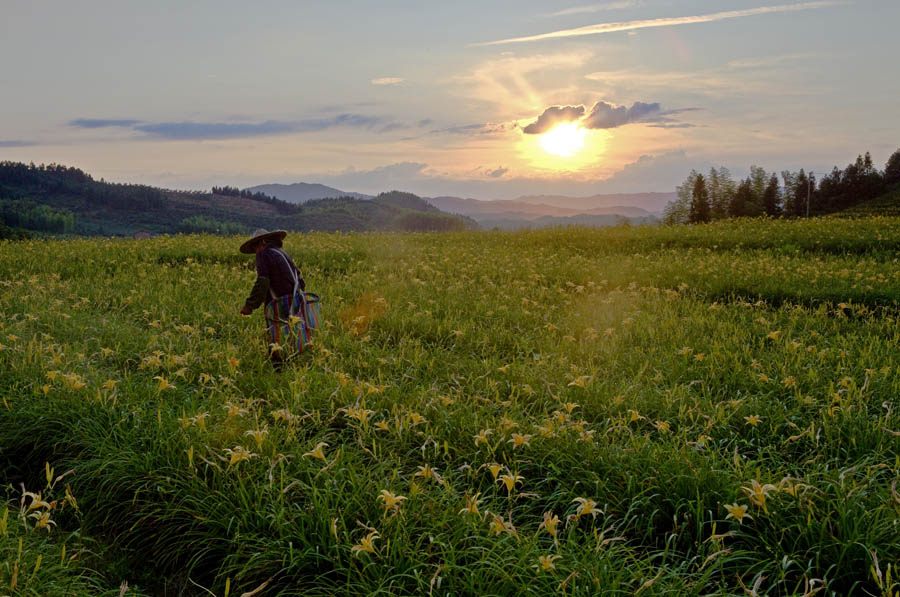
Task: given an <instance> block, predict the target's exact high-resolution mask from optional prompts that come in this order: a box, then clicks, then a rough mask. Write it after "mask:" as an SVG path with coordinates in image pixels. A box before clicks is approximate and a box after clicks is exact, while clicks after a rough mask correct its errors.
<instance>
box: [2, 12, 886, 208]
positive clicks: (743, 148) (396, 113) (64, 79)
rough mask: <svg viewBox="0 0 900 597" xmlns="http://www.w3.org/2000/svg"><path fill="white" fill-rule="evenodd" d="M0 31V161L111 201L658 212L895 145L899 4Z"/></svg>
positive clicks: (44, 18)
mask: <svg viewBox="0 0 900 597" xmlns="http://www.w3.org/2000/svg"><path fill="white" fill-rule="evenodd" d="M3 13H4V19H3V20H2V22H0V53H2V55H3V56H6V57H7V59H6V60H5V61H4V66H3V68H2V69H0V89H2V105H3V110H2V111H0V159H10V160H21V161H34V162H60V163H65V164H68V165H75V166H78V167H81V168H83V169H85V170H87V171H88V172H91V173H92V174H94V175H95V176H96V177H101V176H102V177H105V178H106V179H107V180H116V181H128V182H146V183H151V184H157V185H161V186H167V187H172V188H207V187H209V186H210V185H212V184H231V185H239V186H249V185H253V184H260V183H265V182H282V183H290V182H297V181H306V182H322V183H325V184H330V185H333V186H337V187H339V188H341V189H343V190H348V191H360V192H367V193H375V192H379V191H382V190H388V189H393V188H399V189H403V190H409V191H413V192H417V193H420V194H425V195H441V194H453V195H461V196H474V197H478V198H485V199H494V198H512V197H515V196H518V195H521V194H524V193H535V192H540V193H560V194H574V195H589V194H594V193H604V192H638V191H665V190H672V189H673V188H674V185H675V184H677V183H678V182H679V181H680V180H682V179H683V178H684V177H685V175H686V174H687V173H688V172H689V171H690V169H691V168H708V167H709V166H711V165H725V166H728V167H730V168H731V169H732V170H733V171H734V172H735V174H738V175H740V174H742V173H744V172H745V171H746V170H747V169H748V168H749V166H750V164H758V165H761V166H763V167H765V168H767V169H770V170H772V169H778V170H780V169H783V168H792V169H796V168H800V167H805V168H807V169H813V170H816V171H820V172H821V171H824V170H830V169H831V166H833V165H835V164H838V165H841V166H843V165H844V164H846V163H847V162H849V161H851V160H852V159H854V158H855V156H856V154H857V153H859V152H863V151H866V150H870V151H871V152H872V154H873V157H874V158H875V160H876V162H877V163H879V164H883V163H884V162H885V161H886V159H887V157H888V156H889V155H890V153H891V152H893V151H894V150H895V149H897V148H898V147H900V110H897V105H898V101H897V98H898V97H900V77H898V76H897V74H896V72H897V71H896V61H895V57H896V56H897V55H900V39H898V36H897V35H896V33H895V28H896V24H897V23H898V22H900V2H897V1H896V0H843V1H842V0H820V1H799V2H792V1H787V0H769V1H767V2H766V1H761V0H705V1H701V0H609V1H605V2H589V1H588V2H578V1H572V2H562V1H549V0H547V1H545V2H535V1H531V0H515V1H500V2H490V1H482V2H468V1H464V0H457V1H456V2H448V3H430V2H421V0H420V1H417V2H407V1H387V0H386V1H381V2H371V1H367V2H363V1H342V2H297V1H280V2H276V1H272V2H256V3H246V2H230V1H218V2H191V3H184V2H169V1H157V2H152V3H150V2H135V1H121V0H119V1H105V2H100V1H91V0H87V1H82V2H77V3H75V2H45V3H35V2H22V1H19V0H12V1H10V0H6V1H5V2H4V4H3ZM574 33H582V34H581V35H574ZM535 38H536V39H535ZM511 40H518V41H511ZM553 107H559V108H560V111H558V112H554V111H551V112H548V113H547V115H546V116H545V117H544V121H542V122H549V121H548V120H547V119H548V118H550V117H551V116H554V115H557V114H565V116H563V117H562V118H563V121H566V122H568V121H572V122H578V126H579V127H580V128H581V129H582V132H583V137H584V145H583V148H582V149H580V150H579V151H577V152H574V153H573V154H572V155H568V156H565V157H560V156H556V155H552V154H549V153H547V152H546V151H545V150H544V149H542V145H541V143H540V138H541V135H540V134H528V133H526V132H525V131H526V130H528V131H535V130H537V127H536V126H532V127H530V128H529V125H533V124H534V123H536V122H537V121H538V119H539V117H540V116H541V115H542V114H544V113H545V112H546V111H547V109H548V108H553ZM565 108H570V109H569V110H568V111H565V110H564V109H565ZM567 119H568V120H567ZM572 119H574V120H572ZM560 122H562V121H560ZM553 123H554V124H556V123H557V121H555V120H554V121H553ZM542 130H543V129H542Z"/></svg>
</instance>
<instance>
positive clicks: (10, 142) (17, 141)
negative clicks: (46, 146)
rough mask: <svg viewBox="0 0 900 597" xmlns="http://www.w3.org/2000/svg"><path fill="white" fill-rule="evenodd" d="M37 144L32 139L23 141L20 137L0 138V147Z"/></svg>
mask: <svg viewBox="0 0 900 597" xmlns="http://www.w3.org/2000/svg"><path fill="white" fill-rule="evenodd" d="M31 145H37V143H35V142H34V141H23V140H21V139H7V140H3V139H0V147H29V146H31Z"/></svg>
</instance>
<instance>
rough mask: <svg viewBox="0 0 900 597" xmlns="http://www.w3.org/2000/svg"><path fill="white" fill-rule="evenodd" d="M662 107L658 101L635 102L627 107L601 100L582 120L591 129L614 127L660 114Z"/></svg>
mask: <svg viewBox="0 0 900 597" xmlns="http://www.w3.org/2000/svg"><path fill="white" fill-rule="evenodd" d="M660 108H661V106H660V105H659V104H657V103H653V104H645V103H644V102H634V103H633V104H632V105H631V107H630V108H626V107H625V106H618V107H616V106H613V105H612V104H609V103H607V102H603V101H600V102H597V103H596V104H594V107H593V108H591V113H590V114H589V115H588V117H587V118H585V119H584V121H582V124H583V125H584V127H585V128H589V129H613V128H616V127H619V126H622V125H625V124H631V123H633V122H641V121H642V120H645V119H647V118H648V117H649V116H651V115H654V114H657V115H658V113H659V112H660Z"/></svg>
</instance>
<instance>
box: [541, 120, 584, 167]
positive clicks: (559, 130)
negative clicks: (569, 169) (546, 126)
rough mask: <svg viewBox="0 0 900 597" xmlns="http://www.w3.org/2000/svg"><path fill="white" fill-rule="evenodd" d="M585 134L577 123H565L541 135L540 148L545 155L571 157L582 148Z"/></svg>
mask: <svg viewBox="0 0 900 597" xmlns="http://www.w3.org/2000/svg"><path fill="white" fill-rule="evenodd" d="M585 133H587V131H586V130H585V129H583V128H581V126H579V124H578V123H577V122H566V123H563V124H560V125H558V126H556V127H554V128H553V130H551V131H548V132H546V133H544V134H543V135H541V147H543V148H544V151H546V152H547V153H552V154H553V155H558V156H560V157H564V158H567V157H571V156H573V155H575V154H576V153H577V152H578V151H580V150H581V148H582V147H584V135H585Z"/></svg>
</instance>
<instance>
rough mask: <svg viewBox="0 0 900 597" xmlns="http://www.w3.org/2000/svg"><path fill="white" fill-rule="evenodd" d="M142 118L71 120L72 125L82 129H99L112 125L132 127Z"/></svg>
mask: <svg viewBox="0 0 900 597" xmlns="http://www.w3.org/2000/svg"><path fill="white" fill-rule="evenodd" d="M140 122H141V121H140V120H111V119H106V118H76V119H75V120H73V121H71V122H69V125H71V126H77V127H78V128H82V129H99V128H104V127H110V126H121V127H132V126H134V125H136V124H138V123H140Z"/></svg>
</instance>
